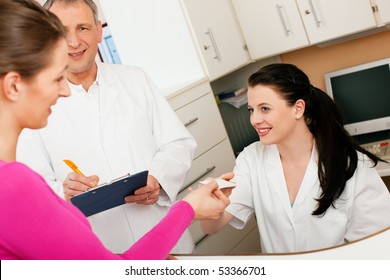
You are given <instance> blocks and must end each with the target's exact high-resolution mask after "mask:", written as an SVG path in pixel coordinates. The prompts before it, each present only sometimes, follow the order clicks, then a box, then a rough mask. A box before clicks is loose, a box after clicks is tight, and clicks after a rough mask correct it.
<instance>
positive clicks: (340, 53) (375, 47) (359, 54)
mask: <svg viewBox="0 0 390 280" xmlns="http://www.w3.org/2000/svg"><path fill="white" fill-rule="evenodd" d="M280 57H281V60H282V62H284V63H292V64H295V65H296V66H298V67H299V68H300V69H302V70H303V71H304V72H305V73H306V74H308V76H309V78H310V80H311V82H312V84H313V85H315V86H317V87H318V88H321V89H322V90H325V82H324V79H323V75H324V73H326V72H329V71H333V70H337V69H341V68H345V67H349V66H354V65H356V64H361V63H366V62H370V61H374V60H378V59H382V58H385V57H390V30H386V31H384V32H380V33H376V34H373V35H369V36H366V37H363V38H359V39H354V40H351V41H348V42H344V43H339V44H335V45H331V46H327V47H318V46H311V47H307V48H304V49H300V50H296V51H293V52H289V53H286V54H282V55H280Z"/></svg>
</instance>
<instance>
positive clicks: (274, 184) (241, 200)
mask: <svg viewBox="0 0 390 280" xmlns="http://www.w3.org/2000/svg"><path fill="white" fill-rule="evenodd" d="M317 162H318V161H317V152H316V149H315V148H314V149H313V152H312V157H311V160H310V162H309V164H308V167H307V170H306V173H305V175H304V178H303V181H302V184H301V186H300V189H299V191H298V194H297V196H296V199H295V201H294V205H293V206H291V204H290V200H289V196H288V192H287V187H286V183H285V179H284V173H283V169H282V163H281V161H280V156H279V152H278V149H277V146H276V145H268V146H265V145H262V144H261V143H260V142H256V143H253V144H252V145H250V146H248V147H247V148H246V149H245V150H244V151H243V152H242V153H241V154H240V155H239V156H238V158H237V162H236V167H235V169H234V172H235V178H234V180H235V181H236V182H237V187H236V188H235V189H234V190H233V193H232V195H231V197H230V199H231V204H230V205H229V206H228V208H227V211H228V212H229V213H231V214H232V215H233V216H234V217H235V218H234V219H233V220H232V221H231V225H233V226H234V227H236V228H242V227H243V226H244V225H245V223H246V222H247V221H248V220H249V218H250V217H251V215H252V214H253V213H255V215H256V218H257V223H258V228H259V232H260V239H261V246H262V251H263V252H265V253H281V252H299V251H308V250H316V249H320V248H326V247H331V246H335V245H339V244H343V243H345V242H348V241H352V240H356V239H359V238H362V237H365V236H368V235H370V234H372V233H375V232H377V231H379V230H382V229H384V228H386V227H389V226H390V194H389V192H388V190H387V188H386V186H385V184H384V183H383V181H382V179H381V178H380V176H379V175H378V173H377V171H376V170H375V168H372V162H371V161H370V160H369V159H368V158H367V156H365V155H364V156H363V154H361V153H359V162H358V167H357V170H356V171H355V174H354V175H353V177H352V178H351V179H350V180H349V181H348V182H347V184H346V187H345V190H344V192H343V193H342V195H341V197H340V198H339V199H338V200H337V201H336V203H335V207H336V208H333V207H332V206H331V207H330V208H328V210H327V211H326V214H325V216H323V217H317V216H313V215H311V213H312V212H313V211H314V210H315V209H316V206H317V202H316V200H315V198H318V197H319V195H320V193H321V191H320V187H319V179H318V176H317Z"/></svg>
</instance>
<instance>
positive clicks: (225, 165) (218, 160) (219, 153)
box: [178, 139, 236, 199]
mask: <svg viewBox="0 0 390 280" xmlns="http://www.w3.org/2000/svg"><path fill="white" fill-rule="evenodd" d="M235 160H236V159H235V157H234V154H233V151H232V148H231V146H230V142H229V140H228V139H225V140H223V141H222V142H221V143H219V144H218V145H216V146H215V147H213V148H212V149H210V150H209V151H207V153H205V154H203V155H201V156H200V157H198V158H196V159H195V160H194V161H193V162H192V167H191V169H190V171H189V172H188V174H187V176H186V178H185V180H184V184H183V187H182V191H181V192H180V193H179V194H178V198H180V199H181V198H183V196H185V195H186V194H187V192H184V193H183V190H185V189H186V188H188V187H190V186H192V187H197V186H198V185H199V182H198V181H199V180H203V179H206V178H208V177H219V176H220V175H222V174H223V173H226V172H230V171H233V168H234V164H235Z"/></svg>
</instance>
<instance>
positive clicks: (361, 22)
mask: <svg viewBox="0 0 390 280" xmlns="http://www.w3.org/2000/svg"><path fill="white" fill-rule="evenodd" d="M296 2H297V4H298V8H299V10H300V14H301V18H302V21H303V23H304V26H305V28H306V32H307V35H308V37H309V41H310V43H311V44H316V43H320V42H324V41H327V40H331V39H336V38H339V37H343V36H347V35H351V34H354V33H358V32H362V31H365V30H368V29H372V28H374V27H376V26H377V24H376V21H375V17H374V14H373V11H372V7H371V4H370V1H369V0H296Z"/></svg>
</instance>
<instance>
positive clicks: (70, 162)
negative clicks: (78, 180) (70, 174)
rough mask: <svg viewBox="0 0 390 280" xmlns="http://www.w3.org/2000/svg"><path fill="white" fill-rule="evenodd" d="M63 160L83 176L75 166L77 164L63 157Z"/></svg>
mask: <svg viewBox="0 0 390 280" xmlns="http://www.w3.org/2000/svg"><path fill="white" fill-rule="evenodd" d="M64 162H65V163H66V165H67V166H69V167H70V168H71V169H72V170H73V171H74V172H76V173H79V174H81V175H83V176H85V175H84V174H83V173H82V172H81V171H80V170H79V169H78V167H77V165H76V164H75V163H74V162H73V161H71V160H70V159H64Z"/></svg>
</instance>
